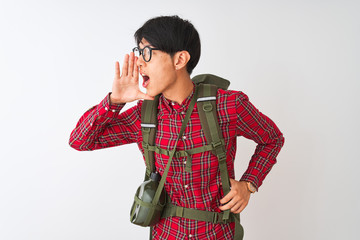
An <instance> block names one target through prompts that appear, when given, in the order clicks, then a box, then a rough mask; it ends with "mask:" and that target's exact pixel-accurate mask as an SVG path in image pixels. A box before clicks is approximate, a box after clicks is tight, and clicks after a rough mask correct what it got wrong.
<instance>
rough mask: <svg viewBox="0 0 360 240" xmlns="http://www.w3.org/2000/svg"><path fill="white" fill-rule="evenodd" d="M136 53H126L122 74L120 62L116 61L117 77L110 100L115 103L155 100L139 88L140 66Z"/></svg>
mask: <svg viewBox="0 0 360 240" xmlns="http://www.w3.org/2000/svg"><path fill="white" fill-rule="evenodd" d="M136 61H137V57H135V56H134V53H130V56H129V54H126V55H125V58H124V63H123V67H122V73H121V75H120V64H119V62H118V61H116V63H115V78H114V82H113V86H112V92H111V94H110V102H111V103H115V104H121V103H127V102H132V101H135V100H139V99H147V100H153V99H154V98H153V97H151V96H149V95H147V94H145V93H143V92H141V91H140V88H139V67H138V66H137V65H136Z"/></svg>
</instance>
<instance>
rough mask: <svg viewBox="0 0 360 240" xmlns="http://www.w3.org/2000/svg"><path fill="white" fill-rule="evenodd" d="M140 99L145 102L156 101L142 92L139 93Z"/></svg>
mask: <svg viewBox="0 0 360 240" xmlns="http://www.w3.org/2000/svg"><path fill="white" fill-rule="evenodd" d="M138 99H144V100H154V99H155V98H154V97H152V96H150V95H148V94H145V93H143V92H141V91H139V94H138Z"/></svg>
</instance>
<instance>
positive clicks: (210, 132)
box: [130, 74, 244, 240]
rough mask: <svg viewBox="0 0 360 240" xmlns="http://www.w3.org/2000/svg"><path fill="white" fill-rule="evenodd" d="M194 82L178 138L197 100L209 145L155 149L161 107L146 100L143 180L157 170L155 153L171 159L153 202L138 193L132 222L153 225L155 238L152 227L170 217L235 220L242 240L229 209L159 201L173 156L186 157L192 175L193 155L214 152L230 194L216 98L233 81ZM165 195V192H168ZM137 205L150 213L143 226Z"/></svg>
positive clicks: (198, 79) (198, 78)
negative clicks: (137, 221) (222, 209)
mask: <svg viewBox="0 0 360 240" xmlns="http://www.w3.org/2000/svg"><path fill="white" fill-rule="evenodd" d="M192 81H193V82H194V83H195V84H196V85H197V87H196V91H195V94H194V97H193V99H192V100H191V103H190V106H189V109H188V111H187V113H186V116H185V119H184V121H183V125H182V128H181V130H180V134H179V135H178V138H177V141H178V140H179V137H180V136H181V135H182V133H183V131H184V130H185V127H186V124H187V122H188V121H189V118H190V115H191V112H192V109H193V107H194V105H195V101H196V102H197V106H198V113H199V117H200V122H201V126H202V129H203V131H204V134H205V138H206V141H207V144H206V145H205V146H202V147H198V148H193V149H190V150H186V151H176V145H177V141H176V144H175V147H174V149H172V150H169V149H162V148H160V147H157V146H155V136H156V129H157V109H158V104H159V96H157V97H156V98H155V100H144V102H143V104H142V108H141V131H142V136H143V143H142V146H143V149H144V156H145V162H146V172H145V179H144V181H150V180H149V179H150V176H152V174H154V172H156V169H155V154H154V153H155V152H157V153H159V154H165V155H167V156H169V160H168V163H167V166H166V168H165V171H164V173H163V176H162V177H161V180H160V183H159V184H158V187H157V189H156V192H155V190H154V197H153V199H152V202H151V203H149V202H144V201H141V199H140V198H141V197H139V195H138V192H139V189H138V192H137V194H136V195H135V201H134V204H133V206H132V210H131V213H130V218H131V221H132V222H133V223H135V224H138V225H140V226H151V228H150V239H152V226H153V225H155V224H156V223H157V222H158V221H159V220H160V218H166V217H170V216H177V217H183V218H187V219H193V220H198V221H206V222H212V223H217V224H226V223H229V222H234V221H235V235H234V239H236V240H241V239H243V234H244V233H243V228H242V226H241V224H240V215H239V214H234V213H231V212H230V210H226V211H224V212H220V213H218V212H210V211H203V210H197V209H190V208H184V207H179V206H175V205H173V204H172V203H171V201H170V198H169V197H168V196H167V201H166V204H165V205H164V204H163V203H162V202H161V201H160V198H161V196H162V195H163V194H164V192H165V190H164V189H163V187H164V183H165V180H166V176H167V173H168V170H169V167H170V165H171V161H172V158H173V156H176V157H187V161H186V166H185V171H188V172H191V164H192V159H191V155H192V154H195V153H201V152H205V151H211V152H212V153H213V154H215V155H216V156H217V158H218V160H219V168H220V177H221V183H222V187H223V192H224V196H225V195H226V194H228V193H229V191H230V181H229V174H228V171H227V166H226V152H225V146H224V139H223V136H222V133H221V131H220V126H219V123H218V118H217V112H216V95H217V90H218V88H222V89H224V90H226V89H227V88H228V87H229V85H230V82H229V81H228V80H226V79H223V78H220V77H218V76H215V75H211V74H202V75H198V76H195V77H194V78H193V79H192ZM165 195H167V194H166V192H165ZM136 206H137V207H138V208H139V207H140V206H141V207H142V208H147V211H146V212H144V214H146V217H145V218H147V220H146V221H145V222H142V223H141V224H139V223H136V216H135V214H134V212H135V208H136ZM153 215H155V216H156V218H157V219H153V218H152V217H153Z"/></svg>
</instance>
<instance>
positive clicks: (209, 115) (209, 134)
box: [197, 84, 230, 220]
mask: <svg viewBox="0 0 360 240" xmlns="http://www.w3.org/2000/svg"><path fill="white" fill-rule="evenodd" d="M198 86H199V94H198V99H197V105H198V112H199V117H200V122H201V127H202V129H203V131H204V134H205V138H206V141H207V143H208V144H211V145H212V147H213V150H212V153H213V154H215V155H216V156H217V158H218V160H219V168H220V177H221V183H222V187H223V192H224V196H225V195H226V194H228V193H229V192H230V180H229V173H228V170H227V165H226V151H225V146H224V139H223V136H222V133H221V130H220V126H219V121H218V116H217V111H216V96H217V89H218V87H217V86H215V85H212V84H199V85H198ZM229 214H230V210H226V211H225V212H224V216H223V219H224V220H225V219H228V218H229Z"/></svg>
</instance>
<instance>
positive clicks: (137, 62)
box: [136, 55, 146, 67]
mask: <svg viewBox="0 0 360 240" xmlns="http://www.w3.org/2000/svg"><path fill="white" fill-rule="evenodd" d="M145 64H146V63H145V61H144V59H143V58H142V56H141V55H140V56H138V57H137V60H136V65H137V66H138V67H141V66H144V65H145Z"/></svg>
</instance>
